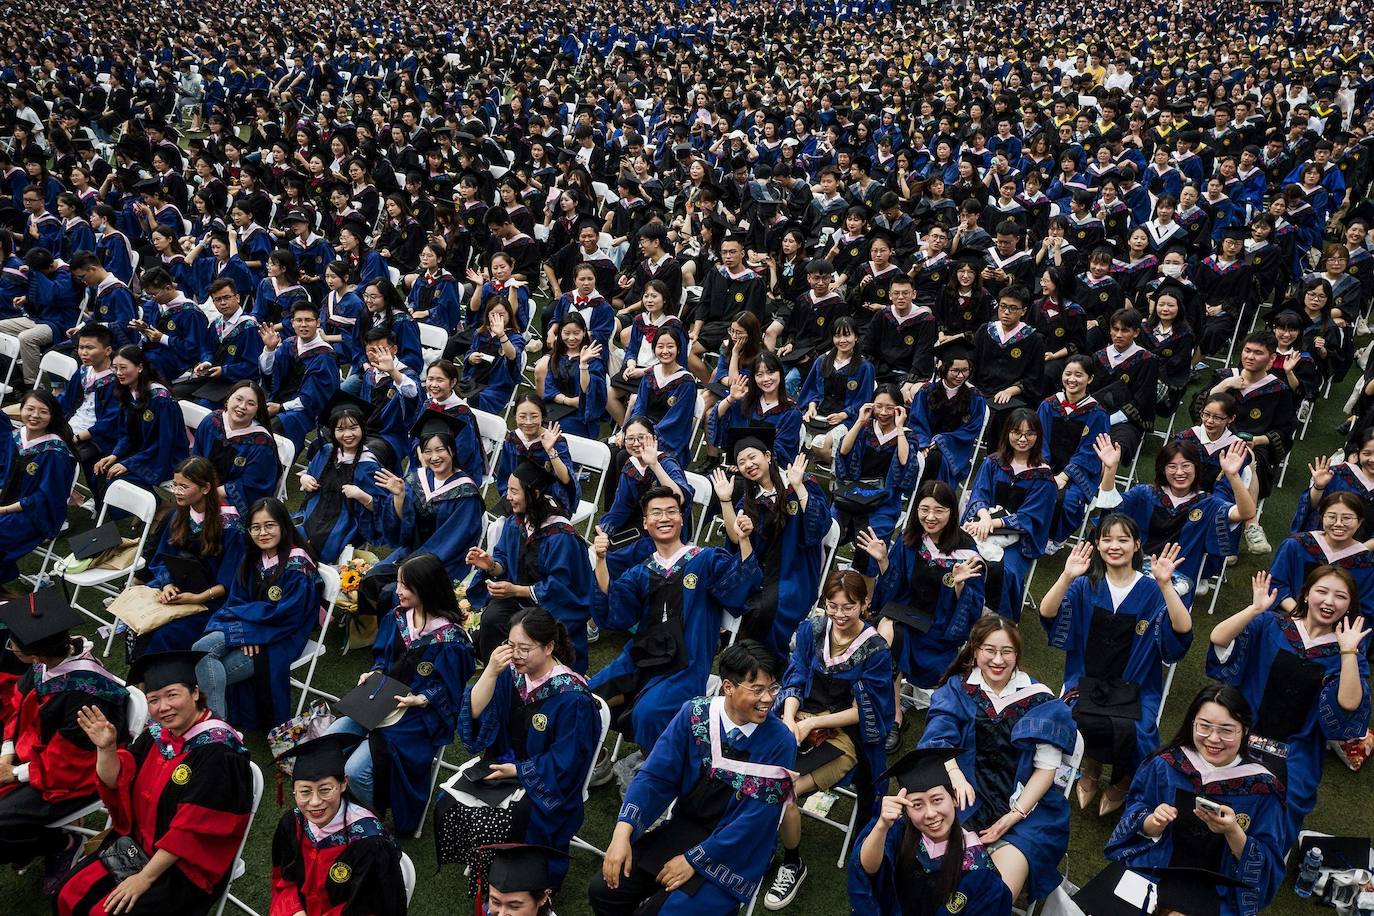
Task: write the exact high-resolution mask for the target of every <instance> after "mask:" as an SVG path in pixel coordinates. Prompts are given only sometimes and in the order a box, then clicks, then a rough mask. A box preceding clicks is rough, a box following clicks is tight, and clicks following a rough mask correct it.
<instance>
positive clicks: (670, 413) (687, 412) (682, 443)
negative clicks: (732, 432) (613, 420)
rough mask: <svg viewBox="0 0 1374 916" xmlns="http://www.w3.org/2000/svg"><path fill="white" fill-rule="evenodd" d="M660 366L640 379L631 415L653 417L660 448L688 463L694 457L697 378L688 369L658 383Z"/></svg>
mask: <svg viewBox="0 0 1374 916" xmlns="http://www.w3.org/2000/svg"><path fill="white" fill-rule="evenodd" d="M656 369H657V366H655V367H654V368H651V369H650V370H649V371H648V372H646V373H645V374H644V377H643V378H641V379H640V380H639V390H638V391H637V392H636V393H635V406H634V410H633V411H631V412H630V416H629V417H628V418H627V422H628V420H629V419H632V418H634V417H648V418H649V419H651V420H653V421H654V430H655V432H656V434H657V436H658V447H659V450H660V451H662V452H665V453H667V454H670V455H672V456H673V457H674V458H676V459H677V460H678V463H679V464H683V465H685V464H687V462H688V460H690V458H691V457H692V423H693V422H694V421H695V419H696V407H697V384H696V379H694V378H693V377H692V374H691V373H690V372H687V371H686V370H685V369H683V370H679V371H678V372H677V373H675V374H673V375H671V376H669V378H668V381H667V382H666V383H664V384H662V385H660V384H659V381H658V375H657V373H656V371H655V370H656Z"/></svg>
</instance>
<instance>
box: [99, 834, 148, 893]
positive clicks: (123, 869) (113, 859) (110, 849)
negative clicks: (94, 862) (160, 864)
mask: <svg viewBox="0 0 1374 916" xmlns="http://www.w3.org/2000/svg"><path fill="white" fill-rule="evenodd" d="M100 862H101V864H103V865H104V866H105V868H106V870H107V871H109V873H110V877H111V878H114V879H115V883H116V884H119V883H120V882H122V881H124V880H125V879H127V878H132V877H133V876H134V875H136V874H138V873H139V872H141V871H143V869H144V868H145V867H146V866H147V864H148V854H147V853H146V852H144V851H143V850H142V849H140V848H139V845H138V844H137V843H135V842H134V838H133V837H131V836H120V837H115V841H114V842H113V843H111V844H110V845H109V846H106V847H105V848H104V849H102V850H101V851H100Z"/></svg>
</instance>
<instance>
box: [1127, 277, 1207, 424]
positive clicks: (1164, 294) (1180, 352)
mask: <svg viewBox="0 0 1374 916" xmlns="http://www.w3.org/2000/svg"><path fill="white" fill-rule="evenodd" d="M1137 341H1138V343H1139V344H1140V345H1141V346H1142V347H1144V348H1145V349H1146V350H1149V351H1150V352H1151V353H1152V354H1154V357H1155V360H1156V365H1157V366H1158V368H1157V370H1156V378H1157V380H1158V394H1157V395H1156V398H1157V404H1156V408H1155V411H1156V414H1155V415H1156V416H1158V417H1167V416H1172V415H1173V413H1174V411H1176V410H1178V405H1179V403H1180V402H1181V401H1182V400H1183V391H1184V389H1185V388H1187V387H1188V382H1189V381H1190V380H1191V379H1192V374H1193V352H1194V349H1195V348H1196V345H1197V343H1196V341H1197V337H1196V335H1194V333H1193V329H1192V328H1191V327H1190V326H1189V324H1188V318H1187V316H1186V315H1184V314H1183V301H1182V298H1181V296H1180V293H1179V292H1178V288H1177V287H1172V286H1166V287H1164V288H1163V289H1162V290H1161V291H1160V293H1159V296H1158V298H1156V299H1155V307H1154V310H1153V311H1152V312H1151V314H1150V319H1149V321H1148V322H1146V324H1145V327H1144V329H1143V330H1142V333H1141V335H1140V337H1139V338H1137Z"/></svg>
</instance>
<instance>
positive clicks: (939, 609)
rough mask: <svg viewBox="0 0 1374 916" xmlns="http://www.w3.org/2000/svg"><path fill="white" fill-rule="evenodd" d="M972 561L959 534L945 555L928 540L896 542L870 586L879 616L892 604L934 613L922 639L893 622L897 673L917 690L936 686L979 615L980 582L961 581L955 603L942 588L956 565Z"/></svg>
mask: <svg viewBox="0 0 1374 916" xmlns="http://www.w3.org/2000/svg"><path fill="white" fill-rule="evenodd" d="M976 556H978V551H977V550H975V549H974V546H973V538H971V537H969V536H968V535H967V534H965V533H964V532H960V533H959V546H958V547H957V548H955V550H954V551H952V552H951V553H948V554H945V553H941V552H940V551H939V550H938V549H936V548H935V546H934V545H933V544H931V543H930V541H929V540H928V539H926V540H924V542H923V543H921V544H917V545H915V546H912V545H909V544H907V542H906V540H905V539H904V538H902V537H898V538H897V539H896V541H895V542H894V543H893V544H892V545H891V547H890V548H889V555H888V566H887V572H885V573H883V574H882V575H881V576H879V577H878V581H877V582H876V583H874V586H873V602H872V607H875V608H877V609H878V610H879V611H882V609H883V606H884V605H886V604H887V603H888V602H891V601H895V602H897V603H899V604H905V605H909V606H911V607H913V608H916V609H918V610H933V613H934V617H935V622H934V623H933V624H931V627H930V630H929V632H926V633H924V634H923V633H918V632H916V631H914V630H909V629H907V628H906V625H905V624H903V623H901V622H900V621H893V624H894V626H895V627H896V628H897V630H900V631H901V632H900V634H899V636H898V638H899V640H900V645H898V646H897V647H896V648H895V649H894V651H893V656H894V657H895V658H896V661H897V670H898V671H900V672H902V674H904V675H906V677H907V680H909V681H911V682H912V683H913V684H915V685H916V686H917V687H926V688H928V687H934V686H935V683H936V682H937V681H938V680H939V679H940V676H941V675H943V674H944V673H945V670H946V669H948V668H949V666H950V663H951V662H953V661H954V656H956V655H958V654H959V647H960V646H962V645H963V644H964V640H966V639H968V633H969V630H970V629H972V627H973V624H974V622H975V621H977V620H978V618H979V617H981V616H982V614H983V596H984V587H985V584H986V583H985V582H984V579H983V577H982V576H974V577H973V578H971V579H969V580H967V581H965V582H964V587H963V591H962V592H961V593H960V594H959V596H958V597H955V594H954V588H953V586H949V585H945V584H944V577H945V575H947V574H948V573H949V571H950V570H952V569H953V568H954V566H955V564H957V563H961V562H963V561H965V560H968V559H969V558H971V557H976Z"/></svg>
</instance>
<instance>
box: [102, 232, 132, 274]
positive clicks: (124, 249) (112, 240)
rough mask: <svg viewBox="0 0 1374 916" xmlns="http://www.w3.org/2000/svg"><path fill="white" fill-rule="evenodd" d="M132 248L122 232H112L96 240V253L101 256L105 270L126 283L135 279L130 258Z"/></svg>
mask: <svg viewBox="0 0 1374 916" xmlns="http://www.w3.org/2000/svg"><path fill="white" fill-rule="evenodd" d="M130 251H132V246H130V245H129V239H128V238H127V237H126V236H125V235H124V233H122V232H117V231H116V232H110V233H107V234H104V235H101V236H100V238H98V239H96V240H95V252H96V254H98V255H100V263H101V264H103V265H105V269H106V270H108V271H109V272H110V273H112V274H114V275H115V276H116V277H118V278H119V279H121V280H123V281H124V282H125V283H132V282H133V279H134V265H133V260H132V258H130V256H129V252H130Z"/></svg>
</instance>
